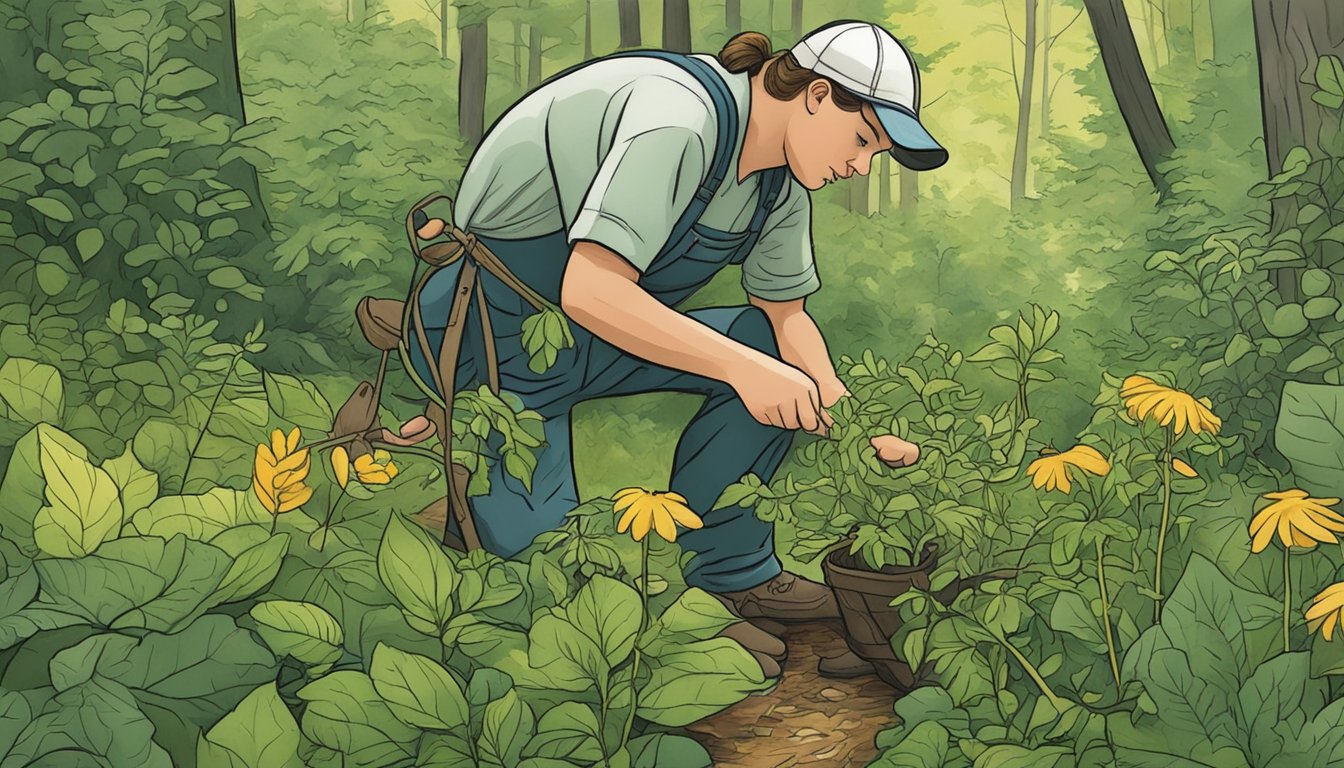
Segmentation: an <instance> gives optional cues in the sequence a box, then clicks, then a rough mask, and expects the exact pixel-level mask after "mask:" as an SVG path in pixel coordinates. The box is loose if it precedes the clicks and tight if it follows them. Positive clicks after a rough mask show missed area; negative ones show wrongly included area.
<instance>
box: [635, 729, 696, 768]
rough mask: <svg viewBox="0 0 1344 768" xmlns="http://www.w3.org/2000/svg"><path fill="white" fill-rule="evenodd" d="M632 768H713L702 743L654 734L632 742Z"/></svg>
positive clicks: (688, 738) (684, 738) (673, 735)
mask: <svg viewBox="0 0 1344 768" xmlns="http://www.w3.org/2000/svg"><path fill="white" fill-rule="evenodd" d="M629 750H630V765H631V768H712V766H713V765H714V761H713V759H712V758H710V756H709V752H707V751H705V748H704V747H703V746H701V745H700V742H698V741H696V740H695V739H692V738H691V737H689V736H681V735H679V734H675V733H654V734H649V735H646V736H640V737H638V738H634V739H631V740H630V744H629Z"/></svg>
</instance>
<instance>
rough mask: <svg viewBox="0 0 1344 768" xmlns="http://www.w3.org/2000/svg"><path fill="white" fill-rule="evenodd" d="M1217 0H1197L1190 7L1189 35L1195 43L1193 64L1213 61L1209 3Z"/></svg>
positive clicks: (1211, 21)
mask: <svg viewBox="0 0 1344 768" xmlns="http://www.w3.org/2000/svg"><path fill="white" fill-rule="evenodd" d="M1212 2H1217V0H1199V3H1198V4H1193V0H1192V5H1191V7H1190V33H1191V35H1192V36H1193V37H1194V41H1195V49H1194V50H1195V63H1196V64H1203V63H1204V62H1206V61H1213V15H1212V13H1211V12H1210V11H1209V3H1212Z"/></svg>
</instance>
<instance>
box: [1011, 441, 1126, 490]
mask: <svg viewBox="0 0 1344 768" xmlns="http://www.w3.org/2000/svg"><path fill="white" fill-rule="evenodd" d="M1047 450H1048V449H1047ZM1042 453H1046V451H1044V450H1043V451H1042ZM1069 467H1077V468H1078V469H1081V470H1083V471H1084V472H1091V473H1092V474H1094V475H1098V476H1100V475H1104V474H1106V473H1107V472H1110V471H1111V465H1110V463H1109V462H1107V461H1106V458H1105V457H1104V456H1102V455H1101V454H1100V453H1099V452H1097V449H1096V448H1093V447H1091V446H1088V445H1075V446H1073V447H1072V448H1070V449H1069V450H1067V451H1065V452H1063V453H1049V454H1047V455H1044V456H1041V457H1040V458H1039V459H1036V460H1035V461H1033V462H1031V465H1030V466H1028V467H1027V474H1029V475H1031V484H1032V485H1033V486H1035V487H1036V488H1040V487H1041V486H1045V489H1046V490H1047V491H1053V490H1055V489H1056V488H1058V489H1059V490H1060V491H1062V492H1064V493H1068V492H1069V491H1071V490H1072V489H1073V486H1072V485H1071V484H1070V483H1069Z"/></svg>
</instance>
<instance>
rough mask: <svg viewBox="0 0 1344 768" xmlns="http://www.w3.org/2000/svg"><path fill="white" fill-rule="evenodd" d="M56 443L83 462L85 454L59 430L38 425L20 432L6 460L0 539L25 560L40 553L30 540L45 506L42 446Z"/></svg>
mask: <svg viewBox="0 0 1344 768" xmlns="http://www.w3.org/2000/svg"><path fill="white" fill-rule="evenodd" d="M52 442H55V443H58V444H59V445H61V446H62V447H64V448H65V449H66V450H67V451H69V452H70V453H71V454H73V455H75V456H78V457H80V458H84V459H87V457H88V452H87V451H86V450H85V449H84V446H82V445H80V444H79V442H78V441H77V440H75V439H74V438H73V437H70V436H69V435H67V434H66V433H64V432H62V431H61V430H59V429H57V428H55V427H53V426H51V425H49V424H39V425H37V426H35V427H33V428H32V429H30V430H28V431H27V432H26V433H24V435H23V437H21V438H19V441H18V443H16V444H15V445H14V452H13V453H12V454H11V455H10V457H9V467H8V469H7V470H6V471H5V479H4V482H3V483H0V499H4V503H0V536H4V537H5V538H6V539H8V540H10V541H11V542H13V543H14V544H15V545H16V546H17V547H18V548H19V551H21V552H23V554H25V555H27V556H28V557H35V556H37V555H38V554H39V553H40V550H38V548H37V545H36V544H35V543H34V541H33V521H34V519H35V518H36V516H37V513H38V510H40V509H41V508H42V506H43V504H45V503H46V494H45V489H46V482H45V481H44V480H43V479H42V452H41V448H40V445H41V444H42V443H52Z"/></svg>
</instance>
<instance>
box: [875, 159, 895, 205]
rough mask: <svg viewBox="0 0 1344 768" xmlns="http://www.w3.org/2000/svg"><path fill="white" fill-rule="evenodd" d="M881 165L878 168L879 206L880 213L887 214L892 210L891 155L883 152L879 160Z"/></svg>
mask: <svg viewBox="0 0 1344 768" xmlns="http://www.w3.org/2000/svg"><path fill="white" fill-rule="evenodd" d="M878 159H879V160H881V165H879V166H878V167H877V173H878V180H879V183H878V186H877V206H878V212H879V213H882V214H885V213H887V211H889V210H891V203H892V200H891V194H892V190H891V153H890V152H883V153H882V156H881V157H880V158H878Z"/></svg>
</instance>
